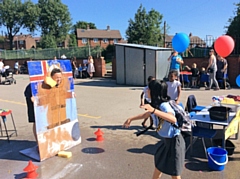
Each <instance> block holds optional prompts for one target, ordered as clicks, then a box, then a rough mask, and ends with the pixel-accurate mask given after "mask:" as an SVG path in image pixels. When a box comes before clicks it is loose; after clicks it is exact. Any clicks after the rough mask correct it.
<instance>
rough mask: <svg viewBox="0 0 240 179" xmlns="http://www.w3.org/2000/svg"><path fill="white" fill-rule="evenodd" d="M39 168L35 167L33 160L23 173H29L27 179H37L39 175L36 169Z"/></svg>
mask: <svg viewBox="0 0 240 179" xmlns="http://www.w3.org/2000/svg"><path fill="white" fill-rule="evenodd" d="M37 168H38V166H36V165H34V164H33V163H32V161H31V160H29V163H28V166H26V167H25V168H24V169H23V171H25V172H27V176H26V178H37V176H38V174H37V173H36V169H37Z"/></svg>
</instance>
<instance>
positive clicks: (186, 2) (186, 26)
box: [1, 0, 239, 39]
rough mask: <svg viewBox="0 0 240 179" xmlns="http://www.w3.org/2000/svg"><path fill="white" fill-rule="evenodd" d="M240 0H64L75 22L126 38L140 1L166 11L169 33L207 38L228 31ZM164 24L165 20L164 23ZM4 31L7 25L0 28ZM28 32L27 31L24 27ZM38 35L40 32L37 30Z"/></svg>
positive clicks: (165, 17)
mask: <svg viewBox="0 0 240 179" xmlns="http://www.w3.org/2000/svg"><path fill="white" fill-rule="evenodd" d="M33 2H35V3H36V2H37V0H33ZM238 2H239V1H238V0H62V3H64V4H65V5H67V6H68V8H69V12H70V14H71V18H72V23H73V24H74V23H75V22H76V21H87V22H92V23H94V24H95V25H96V27H97V28H98V29H106V27H107V25H109V26H110V28H111V29H113V30H120V32H121V35H122V37H123V38H124V39H126V38H125V31H126V29H127V27H128V25H129V23H128V20H129V19H130V18H132V19H134V15H135V13H136V12H137V9H138V8H139V6H140V4H142V5H143V7H145V9H146V11H147V12H149V11H150V10H151V9H152V8H153V9H154V10H156V11H158V12H159V13H161V14H162V15H163V21H166V23H167V24H168V26H169V27H170V29H169V31H168V34H169V35H174V34H175V33H177V32H184V33H186V34H189V33H190V32H191V33H192V34H193V35H196V36H199V37H201V38H206V36H213V37H214V38H215V37H219V36H221V35H223V34H224V33H225V30H226V29H224V27H225V26H228V25H229V24H228V19H229V18H230V17H234V16H235V14H234V12H235V9H236V6H235V5H234V3H238ZM162 26H163V24H162ZM1 30H3V31H5V30H6V29H5V28H1ZM22 32H23V33H25V32H26V31H24V30H23V31H22ZM37 34H38V35H39V32H37Z"/></svg>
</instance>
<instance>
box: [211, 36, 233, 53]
mask: <svg viewBox="0 0 240 179" xmlns="http://www.w3.org/2000/svg"><path fill="white" fill-rule="evenodd" d="M214 49H215V51H216V52H217V54H218V55H220V56H222V57H226V56H228V55H229V54H230V53H232V51H233V49H234V40H233V39H232V37H230V36H228V35H223V36H221V37H218V38H217V40H216V41H215V43H214Z"/></svg>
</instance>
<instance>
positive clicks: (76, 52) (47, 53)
mask: <svg viewBox="0 0 240 179" xmlns="http://www.w3.org/2000/svg"><path fill="white" fill-rule="evenodd" d="M63 54H65V56H66V57H67V58H72V57H77V58H86V57H87V56H89V55H92V56H93V57H99V56H100V55H101V51H99V50H97V49H95V48H92V47H88V46H85V47H71V48H56V49H42V50H36V49H30V50H24V49H23V50H1V51H0V58H3V59H6V60H7V59H26V58H32V59H52V58H53V57H54V56H56V57H57V58H60V57H61V55H63Z"/></svg>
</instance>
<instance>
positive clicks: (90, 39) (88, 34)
mask: <svg viewBox="0 0 240 179" xmlns="http://www.w3.org/2000/svg"><path fill="white" fill-rule="evenodd" d="M76 36H77V45H78V47H83V46H86V45H88V44H89V45H90V46H91V47H95V46H98V45H99V46H101V47H103V48H106V47H107V46H108V45H109V44H111V45H113V44H115V43H123V39H122V36H121V34H120V31H119V30H111V29H110V26H107V29H104V30H100V29H90V28H89V26H88V27H87V29H77V31H76Z"/></svg>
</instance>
